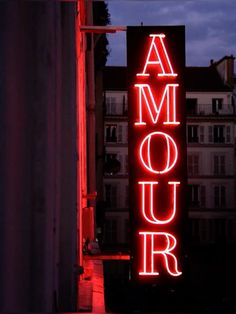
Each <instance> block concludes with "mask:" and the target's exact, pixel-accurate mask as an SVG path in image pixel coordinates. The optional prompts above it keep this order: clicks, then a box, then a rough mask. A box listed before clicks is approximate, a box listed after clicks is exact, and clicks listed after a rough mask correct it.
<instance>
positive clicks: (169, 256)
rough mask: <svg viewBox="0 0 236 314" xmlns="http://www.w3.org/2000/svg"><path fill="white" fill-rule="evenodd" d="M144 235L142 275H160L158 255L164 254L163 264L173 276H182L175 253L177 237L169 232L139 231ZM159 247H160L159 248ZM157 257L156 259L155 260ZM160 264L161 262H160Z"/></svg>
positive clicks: (140, 273)
mask: <svg viewBox="0 0 236 314" xmlns="http://www.w3.org/2000/svg"><path fill="white" fill-rule="evenodd" d="M139 234H140V235H141V236H142V240H143V241H142V242H141V243H142V247H143V261H142V265H141V266H142V269H141V271H140V272H139V275H140V276H147V275H149V276H150V275H151V276H158V275H159V271H158V266H157V262H158V259H157V257H158V256H159V257H160V256H162V258H163V260H162V261H164V262H163V266H164V267H165V269H166V271H167V272H168V273H169V274H170V275H171V276H180V275H181V274H182V272H180V271H179V270H178V261H177V258H176V256H175V254H174V253H172V252H173V251H174V249H175V247H176V243H177V241H176V238H175V237H174V236H173V235H172V234H170V233H167V232H139ZM158 248H159V249H158ZM154 259H155V261H154ZM158 265H159V264H158ZM159 268H160V266H159Z"/></svg>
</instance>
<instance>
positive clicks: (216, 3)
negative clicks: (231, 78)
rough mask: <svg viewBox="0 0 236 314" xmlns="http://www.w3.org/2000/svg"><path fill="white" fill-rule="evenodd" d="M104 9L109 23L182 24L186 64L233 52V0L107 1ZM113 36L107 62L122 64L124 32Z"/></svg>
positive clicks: (235, 37) (235, 29) (235, 31)
mask: <svg viewBox="0 0 236 314" xmlns="http://www.w3.org/2000/svg"><path fill="white" fill-rule="evenodd" d="M108 8H109V11H110V14H111V22H112V24H113V25H140V23H141V22H143V24H144V25H185V26H186V54H187V64H188V65H208V64H209V60H210V59H217V58H218V59H220V58H222V57H223V56H224V55H228V54H234V55H236V47H235V46H236V44H235V42H236V23H235V0H224V1H222V0H198V1H194V0H186V1H184V0H182V1H181V0H175V1H173V0H172V1H171V0H170V1H149V0H145V1H135V0H132V1H108ZM113 36H114V38H112V39H110V46H111V50H112V52H111V56H110V58H109V64H115V63H114V62H118V63H119V65H121V64H125V60H126V56H125V49H126V48H125V47H126V40H125V34H123V35H118V36H117V35H113ZM115 36H116V37H115Z"/></svg>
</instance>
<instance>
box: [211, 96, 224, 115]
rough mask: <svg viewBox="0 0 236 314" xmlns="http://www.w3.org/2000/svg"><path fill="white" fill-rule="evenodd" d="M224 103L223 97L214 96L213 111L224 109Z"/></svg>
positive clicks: (217, 111)
mask: <svg viewBox="0 0 236 314" xmlns="http://www.w3.org/2000/svg"><path fill="white" fill-rule="evenodd" d="M222 103H223V99H222V98H213V99H212V112H213V113H215V114H217V113H219V110H221V109H222Z"/></svg>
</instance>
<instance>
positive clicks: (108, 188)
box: [105, 184, 117, 207]
mask: <svg viewBox="0 0 236 314" xmlns="http://www.w3.org/2000/svg"><path fill="white" fill-rule="evenodd" d="M105 201H106V203H107V205H108V206H110V207H116V206H117V185H116V184H105Z"/></svg>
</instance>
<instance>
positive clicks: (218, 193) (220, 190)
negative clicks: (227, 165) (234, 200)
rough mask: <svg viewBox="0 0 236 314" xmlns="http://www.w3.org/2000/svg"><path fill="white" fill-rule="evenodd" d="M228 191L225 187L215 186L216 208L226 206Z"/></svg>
mask: <svg viewBox="0 0 236 314" xmlns="http://www.w3.org/2000/svg"><path fill="white" fill-rule="evenodd" d="M225 193H226V190H225V186H224V185H216V186H214V205H215V208H221V207H225V206H226V195H225Z"/></svg>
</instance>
